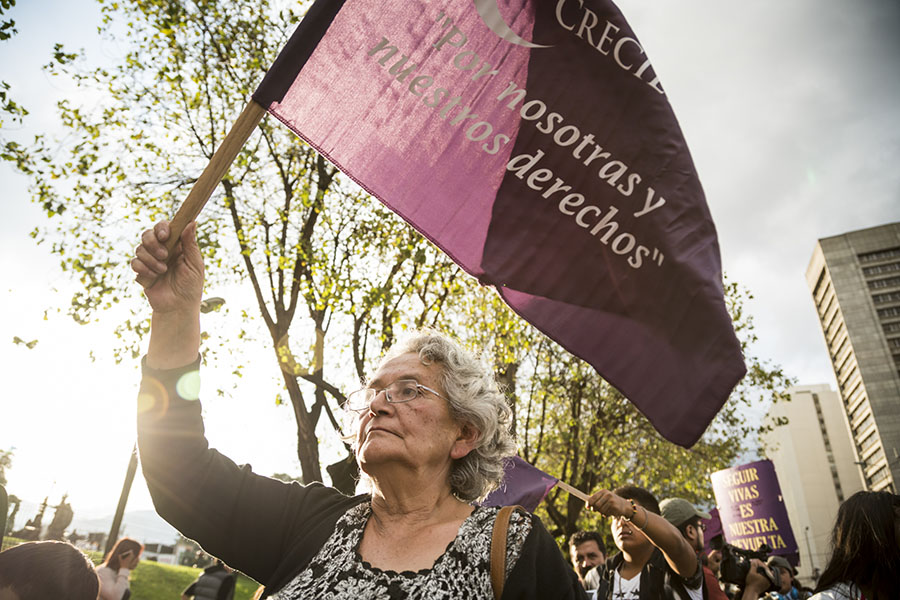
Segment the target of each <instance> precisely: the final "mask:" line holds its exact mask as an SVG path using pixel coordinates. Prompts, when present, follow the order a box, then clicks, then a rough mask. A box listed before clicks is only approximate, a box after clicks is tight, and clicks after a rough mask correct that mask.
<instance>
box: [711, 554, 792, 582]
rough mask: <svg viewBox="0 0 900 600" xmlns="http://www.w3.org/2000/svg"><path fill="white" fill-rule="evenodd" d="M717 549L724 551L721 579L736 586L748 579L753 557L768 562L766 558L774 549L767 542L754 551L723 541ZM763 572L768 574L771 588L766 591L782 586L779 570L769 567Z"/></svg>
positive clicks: (720, 569) (720, 570) (720, 566)
mask: <svg viewBox="0 0 900 600" xmlns="http://www.w3.org/2000/svg"><path fill="white" fill-rule="evenodd" d="M716 550H720V551H721V552H722V564H721V565H719V579H721V580H722V581H723V582H725V583H731V584H734V585H736V586H743V585H744V582H745V581H746V580H747V575H748V574H749V573H750V568H751V564H750V561H751V560H752V559H754V558H756V559H759V560H761V561H762V562H766V558H767V557H768V556H769V553H770V552H771V551H772V549H771V548H769V546H767V545H766V544H763V545H761V546H760V547H759V549H758V550H756V551H753V550H744V549H742V548H738V547H737V546H732V545H731V544H725V543H722V544H721V546H720V547H719V548H716ZM763 574H764V575H765V576H766V579H768V580H769V588H768V589H767V590H766V592H771V591H777V590H778V588H779V587H780V586H781V578H780V575H779V573H778V570H777V569H775V570H772V569H769V570H767V571H764V572H763Z"/></svg>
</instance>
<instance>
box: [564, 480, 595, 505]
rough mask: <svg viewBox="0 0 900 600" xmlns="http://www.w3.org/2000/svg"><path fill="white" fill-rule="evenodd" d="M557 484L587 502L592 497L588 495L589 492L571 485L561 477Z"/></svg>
mask: <svg viewBox="0 0 900 600" xmlns="http://www.w3.org/2000/svg"><path fill="white" fill-rule="evenodd" d="M556 485H558V486H559V487H560V488H562V489H564V490H566V491H567V492H569V493H570V494H572V495H573V496H575V497H576V498H581V499H582V500H584V501H585V502H587V501H588V500H589V499H590V496H588V495H587V494H585V493H584V492H582V491H581V490H579V489H578V488H574V487H572V486H571V485H569V484H568V483H566V482H565V481H563V480H561V479H559V480H557V482H556Z"/></svg>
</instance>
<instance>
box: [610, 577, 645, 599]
mask: <svg viewBox="0 0 900 600" xmlns="http://www.w3.org/2000/svg"><path fill="white" fill-rule="evenodd" d="M612 584H613V593H612V597H613V600H638V599H639V598H640V595H641V574H640V573H638V574H637V575H635V576H634V577H632V578H631V579H624V578H623V577H622V576H621V575H619V571H618V570H616V571H615V572H614V573H613V581H612Z"/></svg>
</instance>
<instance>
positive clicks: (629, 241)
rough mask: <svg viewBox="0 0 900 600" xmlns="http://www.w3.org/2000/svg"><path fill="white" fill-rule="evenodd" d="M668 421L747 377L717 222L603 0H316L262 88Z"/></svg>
mask: <svg viewBox="0 0 900 600" xmlns="http://www.w3.org/2000/svg"><path fill="white" fill-rule="evenodd" d="M254 98H255V99H256V100H257V101H258V102H260V103H261V104H263V106H265V107H266V108H267V109H268V110H269V112H270V113H271V114H273V115H274V116H275V117H277V118H278V119H280V120H281V121H282V122H284V123H285V124H286V125H287V126H288V127H290V128H291V129H293V130H294V131H295V132H296V133H297V134H298V135H300V136H301V137H302V138H304V139H305V140H306V141H308V142H309V143H310V144H311V145H313V146H314V147H315V148H316V149H317V150H318V151H319V152H321V153H322V154H323V155H325V156H326V157H327V158H328V159H329V160H330V161H331V162H333V163H334V164H335V165H337V166H338V167H339V168H340V169H341V170H342V171H344V173H346V174H347V175H348V176H350V177H351V178H353V179H354V180H355V181H357V182H358V183H359V184H360V185H362V187H364V188H365V189H366V190H367V191H368V192H369V193H371V194H372V195H374V196H376V197H377V198H378V199H379V200H381V201H382V202H383V203H384V204H385V205H386V206H388V207H389V208H391V209H392V210H394V211H395V212H397V213H398V214H399V215H401V216H402V217H403V218H404V219H406V220H407V221H408V222H409V223H410V224H412V225H413V226H414V227H416V228H417V229H418V230H419V231H420V232H422V233H423V234H424V235H425V236H427V237H428V238H429V239H431V240H432V241H433V242H434V243H435V244H437V245H438V246H439V247H440V248H441V249H442V250H444V251H445V252H446V253H447V254H449V255H450V256H451V257H452V258H453V259H454V260H455V261H456V262H457V263H458V264H459V265H460V266H462V267H463V268H464V269H465V270H466V271H467V272H469V273H470V274H472V275H473V276H475V277H477V278H478V279H479V281H481V282H482V283H485V284H489V285H493V286H495V287H496V288H497V290H498V292H499V293H500V295H501V296H502V297H503V299H504V300H505V301H506V302H507V303H508V304H509V305H510V306H511V307H512V308H513V309H514V310H515V311H516V312H517V313H519V314H520V315H521V316H523V317H524V318H525V319H527V320H528V321H529V322H531V323H532V324H533V325H535V326H536V327H537V328H538V329H540V330H541V331H543V332H544V333H545V334H547V335H548V336H550V337H551V338H553V339H554V340H556V341H557V342H559V343H560V344H561V345H562V346H563V347H565V348H566V349H567V350H569V351H570V352H572V353H573V354H575V355H577V356H579V357H581V358H583V359H585V360H587V361H588V362H589V363H590V364H591V365H593V366H594V367H595V368H596V369H597V371H598V372H599V373H600V374H601V375H602V376H603V377H604V378H605V379H607V380H608V381H609V382H610V383H612V384H613V385H615V386H616V387H617V388H619V390H621V391H622V393H623V394H624V395H625V396H627V397H628V398H629V399H630V400H631V401H632V402H633V403H634V404H635V405H636V406H637V407H638V408H639V409H640V410H641V411H642V412H643V413H644V414H645V415H647V417H648V418H649V419H650V421H651V422H652V423H653V424H654V426H655V427H656V428H657V429H658V430H659V431H660V433H662V434H663V435H664V436H665V437H667V438H668V439H670V440H671V441H673V442H676V443H678V444H681V445H684V446H690V445H692V444H693V443H694V442H696V441H697V439H699V437H700V436H701V435H702V433H703V431H704V430H705V429H706V427H707V425H708V424H709V422H710V421H711V420H712V419H713V418H714V417H715V415H716V413H717V412H718V410H719V408H721V406H722V404H723V403H724V402H725V400H726V399H727V398H728V395H729V394H730V392H731V390H732V388H733V387H734V385H735V384H736V383H737V382H738V381H739V380H740V379H741V377H743V375H744V372H745V367H744V363H743V358H742V355H741V350H740V345H739V343H738V341H737V339H736V338H735V335H734V330H733V327H732V324H731V319H730V317H729V315H728V313H727V311H726V309H725V304H724V300H723V288H722V279H721V263H720V258H719V248H718V242H717V240H716V232H715V227H714V226H713V223H712V219H711V217H710V214H709V210H708V208H707V206H706V200H705V197H704V194H703V190H702V188H701V186H700V182H699V179H698V177H697V173H696V171H695V169H694V165H693V162H692V160H691V157H690V153H689V152H688V149H687V145H686V143H685V141H684V138H683V136H682V134H681V131H680V128H679V126H678V123H677V121H676V119H675V116H674V114H673V113H672V109H671V107H670V106H669V103H668V100H667V98H666V95H665V92H664V90H663V88H662V85H661V83H660V81H659V78H658V77H657V76H656V73H655V71H654V69H653V66H652V64H651V63H650V60H649V59H648V58H647V56H646V54H645V53H644V50H643V48H642V46H641V44H640V42H639V41H638V40H637V38H636V36H635V35H634V33H633V32H632V31H631V29H630V27H629V26H628V23H627V22H626V21H625V19H624V18H623V17H622V15H621V13H619V11H618V9H617V8H616V7H615V5H614V4H613V3H612V2H609V1H608V0H583V1H582V0H559V1H557V2H538V1H537V0H443V1H439V2H434V1H427V0H353V1H347V2H340V1H336V0H331V1H329V0H318V1H317V2H316V3H315V5H314V6H313V8H312V9H311V10H310V12H309V14H308V16H307V18H306V19H304V21H303V23H301V25H300V27H299V28H298V30H297V32H296V33H295V35H294V36H293V37H292V39H291V40H290V42H289V43H288V45H287V46H286V47H285V49H284V51H283V52H282V54H281V55H280V56H279V58H278V60H277V61H276V63H275V65H273V68H272V69H271V70H270V71H269V73H268V74H267V76H266V78H265V80H264V81H263V83H262V84H261V85H260V87H259V89H258V90H257V91H256V93H255V94H254Z"/></svg>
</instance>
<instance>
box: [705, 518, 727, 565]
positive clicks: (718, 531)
mask: <svg viewBox="0 0 900 600" xmlns="http://www.w3.org/2000/svg"><path fill="white" fill-rule="evenodd" d="M703 523H704V525H706V530H705V531H704V532H703V540H704V546H703V553H704V554H709V551H710V550H712V544H711V543H710V542H712V540H713V538H714V537H716V536H719V535H722V521H721V520H720V519H719V509H718V508H714V509H712V510H711V511H709V518H708V519H703ZM723 537H724V536H723Z"/></svg>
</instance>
